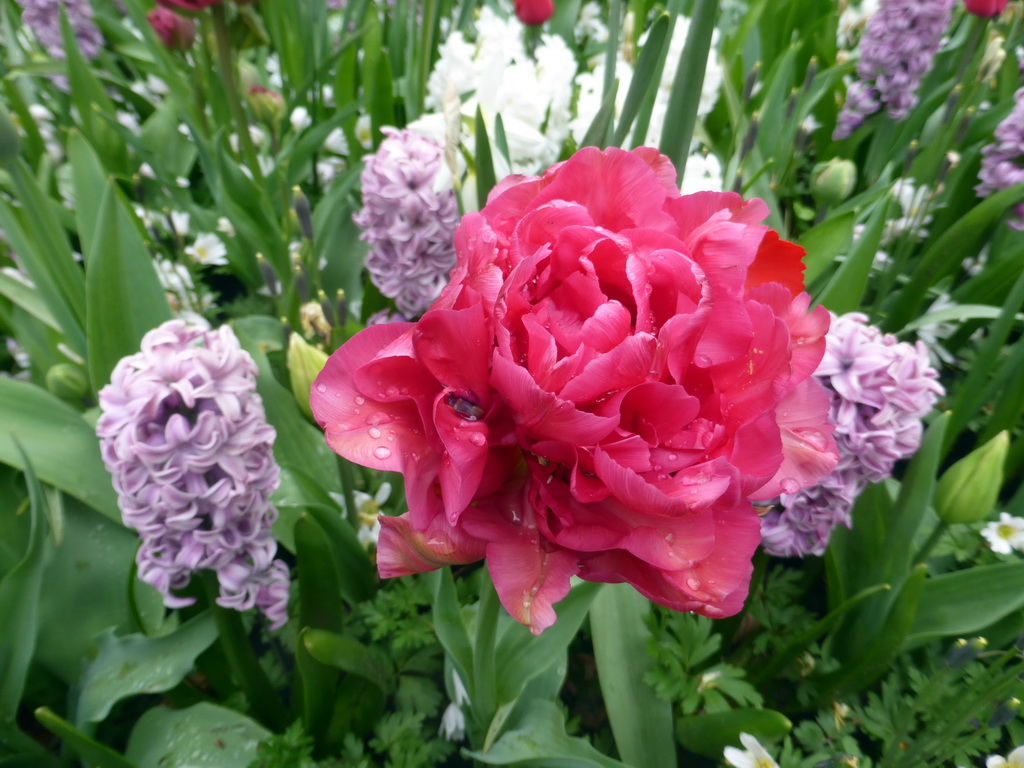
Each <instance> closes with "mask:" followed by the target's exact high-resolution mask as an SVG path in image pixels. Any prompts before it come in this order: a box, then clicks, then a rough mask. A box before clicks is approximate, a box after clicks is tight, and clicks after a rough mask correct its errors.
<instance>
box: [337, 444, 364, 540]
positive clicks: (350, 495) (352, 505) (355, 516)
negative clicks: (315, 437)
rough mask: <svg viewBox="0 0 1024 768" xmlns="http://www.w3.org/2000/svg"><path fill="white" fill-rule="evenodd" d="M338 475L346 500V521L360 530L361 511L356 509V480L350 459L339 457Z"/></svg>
mask: <svg viewBox="0 0 1024 768" xmlns="http://www.w3.org/2000/svg"><path fill="white" fill-rule="evenodd" d="M338 474H339V475H340V476H341V494H342V496H343V497H344V499H345V512H346V515H345V519H347V520H348V522H349V523H350V524H351V526H352V528H353V529H354V530H356V531H358V530H359V510H358V509H356V494H355V488H356V483H355V478H354V477H353V475H352V464H351V463H349V461H348V459H343V458H341V456H339V457H338Z"/></svg>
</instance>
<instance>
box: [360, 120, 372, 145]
mask: <svg viewBox="0 0 1024 768" xmlns="http://www.w3.org/2000/svg"><path fill="white" fill-rule="evenodd" d="M356 139H357V140H358V141H359V143H360V144H361V145H362V147H363V149H371V148H372V147H373V125H372V124H371V123H370V116H369V115H360V116H359V117H357V118H356Z"/></svg>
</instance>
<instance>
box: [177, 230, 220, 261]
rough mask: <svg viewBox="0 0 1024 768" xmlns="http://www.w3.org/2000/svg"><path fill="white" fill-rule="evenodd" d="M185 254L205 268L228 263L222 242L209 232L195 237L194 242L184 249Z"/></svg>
mask: <svg viewBox="0 0 1024 768" xmlns="http://www.w3.org/2000/svg"><path fill="white" fill-rule="evenodd" d="M185 253H186V254H188V255H189V256H191V257H192V258H193V259H195V260H196V261H197V262H199V263H200V264H205V265H207V266H224V265H225V264H227V263H228V260H227V254H228V249H227V248H226V247H225V245H224V242H223V241H222V240H221V239H220V238H219V237H217V235H215V234H213V233H211V232H202V233H200V234H199V235H197V236H196V241H195V242H194V243H192V245H190V246H188V247H187V248H186V249H185Z"/></svg>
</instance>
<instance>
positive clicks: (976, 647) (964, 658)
mask: <svg viewBox="0 0 1024 768" xmlns="http://www.w3.org/2000/svg"><path fill="white" fill-rule="evenodd" d="M987 646H988V640H986V639H985V638H984V637H974V638H971V639H970V640H965V639H964V638H962V637H961V638H960V639H959V640H957V641H956V642H955V643H953V647H952V648H950V649H949V653H947V654H946V666H947V667H949V668H950V669H959V668H960V667H962V666H964V665H965V664H968V663H970V662H972V661H974V660H975V659H976V658H978V655H979V654H980V653H981V652H982V651H984V650H985V648H986V647H987Z"/></svg>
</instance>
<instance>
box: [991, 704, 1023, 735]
mask: <svg viewBox="0 0 1024 768" xmlns="http://www.w3.org/2000/svg"><path fill="white" fill-rule="evenodd" d="M1019 711H1020V699H1018V698H1013V697H1011V698H1009V699H1006V701H1004V702H1002V703H1001V704H1000V705H999V706H998V707H996V711H995V712H993V713H992V717H990V718H989V719H988V727H989V728H1002V727H1003V726H1004V725H1006V724H1007V723H1008V722H1010V721H1011V720H1013V719H1014V718H1016V717H1017V712H1019Z"/></svg>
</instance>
